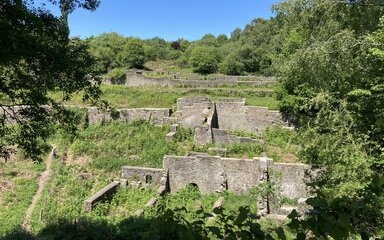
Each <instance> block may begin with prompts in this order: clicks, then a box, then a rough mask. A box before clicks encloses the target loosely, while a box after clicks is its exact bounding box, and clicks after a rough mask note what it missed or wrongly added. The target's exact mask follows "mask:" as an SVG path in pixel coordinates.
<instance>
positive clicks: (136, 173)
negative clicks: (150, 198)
mask: <svg viewBox="0 0 384 240" xmlns="http://www.w3.org/2000/svg"><path fill="white" fill-rule="evenodd" d="M163 172H164V171H163V169H159V168H145V167H129V166H125V167H123V169H122V174H121V177H122V178H123V179H128V180H136V181H140V182H141V183H142V184H143V185H145V186H147V185H159V184H160V182H161V177H162V176H163Z"/></svg>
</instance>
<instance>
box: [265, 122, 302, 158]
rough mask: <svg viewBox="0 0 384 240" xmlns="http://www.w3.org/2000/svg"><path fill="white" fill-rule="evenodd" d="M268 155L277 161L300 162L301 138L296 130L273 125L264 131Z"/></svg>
mask: <svg viewBox="0 0 384 240" xmlns="http://www.w3.org/2000/svg"><path fill="white" fill-rule="evenodd" d="M263 140H264V142H265V148H266V153H267V156H268V157H270V158H272V159H273V160H275V161H276V162H288V163H289V162H299V161H300V160H299V158H298V153H299V151H300V144H301V143H300V138H299V135H298V133H297V132H296V131H294V130H290V129H286V128H282V127H280V126H273V127H269V128H267V129H266V130H265V131H264V133H263Z"/></svg>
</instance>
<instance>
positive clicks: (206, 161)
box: [163, 156, 259, 193]
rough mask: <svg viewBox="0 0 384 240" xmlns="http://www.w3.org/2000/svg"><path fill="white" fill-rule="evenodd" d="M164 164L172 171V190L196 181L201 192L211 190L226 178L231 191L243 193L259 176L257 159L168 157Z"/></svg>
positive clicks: (216, 187) (170, 179)
mask: <svg viewBox="0 0 384 240" xmlns="http://www.w3.org/2000/svg"><path fill="white" fill-rule="evenodd" d="M163 164H164V169H165V170H167V171H169V184H170V189H171V191H177V190H179V189H180V188H183V187H185V186H186V185H188V184H191V183H194V184H196V185H197V186H198V187H199V189H200V191H201V192H202V193H212V192H215V191H217V190H218V189H219V188H220V186H221V184H222V182H223V179H226V182H227V185H228V190H229V191H231V192H235V193H243V192H247V191H249V190H250V189H251V188H252V187H254V186H255V185H256V184H257V183H258V179H259V171H258V169H259V160H258V159H253V160H250V159H245V160H242V159H231V158H220V157H215V156H194V157H174V156H165V157H164V161H163Z"/></svg>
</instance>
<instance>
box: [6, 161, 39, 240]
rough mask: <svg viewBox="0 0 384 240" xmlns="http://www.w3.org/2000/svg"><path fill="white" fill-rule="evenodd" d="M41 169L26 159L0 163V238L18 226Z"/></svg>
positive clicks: (35, 188) (33, 192)
mask: <svg viewBox="0 0 384 240" xmlns="http://www.w3.org/2000/svg"><path fill="white" fill-rule="evenodd" d="M43 169H44V164H43V163H41V164H35V163H32V162H31V161H27V160H26V161H15V160H13V161H10V162H8V163H3V162H1V163H0V209H1V211H0V238H2V237H3V236H4V235H6V234H7V233H9V232H13V231H15V229H19V228H20V225H21V223H22V221H23V218H24V214H25V211H26V210H27V208H28V206H29V204H30V202H31V199H32V196H33V195H34V194H35V192H36V190H37V178H38V176H39V174H40V173H41V172H42V171H43Z"/></svg>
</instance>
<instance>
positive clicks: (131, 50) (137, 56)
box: [118, 38, 146, 68]
mask: <svg viewBox="0 0 384 240" xmlns="http://www.w3.org/2000/svg"><path fill="white" fill-rule="evenodd" d="M118 58H119V63H120V65H121V66H126V67H128V68H142V67H143V64H144V63H145V61H146V56H145V51H144V45H143V43H142V42H141V41H140V40H139V39H135V38H129V39H128V40H127V43H126V44H125V46H124V48H123V51H122V52H121V53H120V54H119V55H118Z"/></svg>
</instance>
